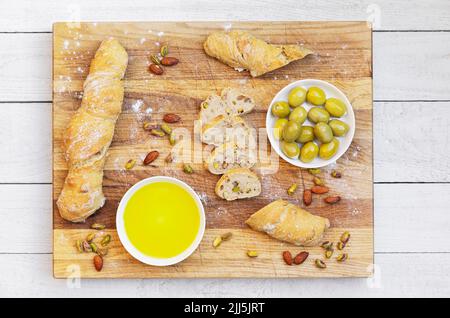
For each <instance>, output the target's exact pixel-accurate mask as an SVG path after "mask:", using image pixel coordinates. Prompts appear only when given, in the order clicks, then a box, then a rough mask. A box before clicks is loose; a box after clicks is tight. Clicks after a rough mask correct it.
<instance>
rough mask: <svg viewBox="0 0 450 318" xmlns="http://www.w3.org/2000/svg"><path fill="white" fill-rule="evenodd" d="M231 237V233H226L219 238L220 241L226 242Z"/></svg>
mask: <svg viewBox="0 0 450 318" xmlns="http://www.w3.org/2000/svg"><path fill="white" fill-rule="evenodd" d="M232 236H233V233H231V232H227V233H224V234H222V235H221V236H220V237H221V238H222V241H228V240H229V239H231V237H232Z"/></svg>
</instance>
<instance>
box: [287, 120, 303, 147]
mask: <svg viewBox="0 0 450 318" xmlns="http://www.w3.org/2000/svg"><path fill="white" fill-rule="evenodd" d="M301 129H302V126H301V125H300V124H299V123H297V122H295V121H293V120H290V121H288V123H287V124H286V126H284V129H283V140H284V141H286V142H293V141H295V139H297V138H298V136H299V135H300V130H301Z"/></svg>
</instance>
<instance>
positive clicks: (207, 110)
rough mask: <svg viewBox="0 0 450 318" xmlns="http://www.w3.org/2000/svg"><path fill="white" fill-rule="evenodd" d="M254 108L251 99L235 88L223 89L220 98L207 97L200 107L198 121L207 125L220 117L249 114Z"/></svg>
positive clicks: (214, 96)
mask: <svg viewBox="0 0 450 318" xmlns="http://www.w3.org/2000/svg"><path fill="white" fill-rule="evenodd" d="M253 108H255V102H254V101H253V99H252V98H251V97H249V96H247V95H245V94H244V93H242V92H241V91H240V90H238V89H235V88H225V89H223V90H222V96H218V95H216V94H213V95H210V96H208V98H207V99H206V100H205V101H203V102H202V104H201V106H200V120H201V122H202V124H203V125H204V124H207V123H208V122H210V121H211V120H212V119H214V118H215V117H217V116H220V115H228V116H236V115H243V114H246V113H249V112H250V111H252V110H253Z"/></svg>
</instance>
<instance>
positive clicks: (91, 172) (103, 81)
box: [56, 39, 128, 222]
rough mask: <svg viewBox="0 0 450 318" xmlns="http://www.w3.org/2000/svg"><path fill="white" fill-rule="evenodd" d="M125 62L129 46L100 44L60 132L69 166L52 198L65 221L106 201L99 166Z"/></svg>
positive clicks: (116, 108) (120, 94)
mask: <svg viewBox="0 0 450 318" xmlns="http://www.w3.org/2000/svg"><path fill="white" fill-rule="evenodd" d="M127 63H128V55H127V52H126V51H125V49H124V48H123V47H122V45H120V43H119V42H118V41H117V40H115V39H108V40H104V41H103V42H102V43H101V44H100V47H99V48H98V50H97V52H96V53H95V57H94V59H93V60H92V62H91V65H90V68H89V75H88V77H87V78H86V80H85V82H84V86H83V90H84V93H83V99H82V102H81V107H80V108H79V109H78V110H77V112H76V113H75V115H74V116H73V117H72V119H71V120H70V123H69V125H68V127H67V130H66V131H65V133H64V139H63V141H64V146H65V156H66V161H67V167H68V170H69V172H68V174H67V177H66V179H65V181H64V185H63V189H62V191H61V194H60V195H59V198H58V200H57V202H56V204H57V206H58V209H59V213H60V214H61V217H63V218H64V219H66V220H68V221H71V222H83V221H85V220H86V218H87V217H89V216H90V215H91V214H93V213H94V212H95V211H96V210H98V209H99V208H101V207H102V206H103V204H104V203H105V197H104V195H103V191H102V182H103V166H104V164H105V160H106V153H107V150H108V148H109V145H110V144H111V141H112V138H113V135H114V127H115V124H116V120H117V118H118V116H119V114H120V112H121V109H122V102H123V93H124V89H123V83H122V81H121V80H122V78H123V76H124V74H125V70H126V67H127Z"/></svg>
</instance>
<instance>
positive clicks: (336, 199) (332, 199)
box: [324, 195, 341, 204]
mask: <svg viewBox="0 0 450 318" xmlns="http://www.w3.org/2000/svg"><path fill="white" fill-rule="evenodd" d="M324 201H325V203H328V204H334V203H338V202H339V201H341V197H340V196H338V195H336V196H333V197H327V198H325V199H324Z"/></svg>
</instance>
